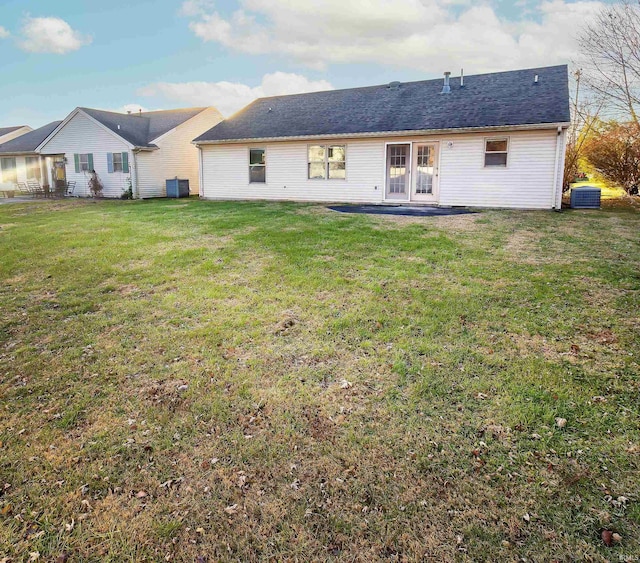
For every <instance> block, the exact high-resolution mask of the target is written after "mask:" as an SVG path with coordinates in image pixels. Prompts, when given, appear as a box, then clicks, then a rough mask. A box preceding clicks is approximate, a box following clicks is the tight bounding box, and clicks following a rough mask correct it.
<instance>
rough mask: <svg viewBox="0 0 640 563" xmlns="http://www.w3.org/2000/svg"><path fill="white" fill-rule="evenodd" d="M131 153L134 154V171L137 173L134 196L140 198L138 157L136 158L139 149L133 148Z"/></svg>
mask: <svg viewBox="0 0 640 563" xmlns="http://www.w3.org/2000/svg"><path fill="white" fill-rule="evenodd" d="M131 154H132V155H133V172H134V175H135V182H134V188H133V198H134V199H140V187H139V186H138V159H137V158H136V157H137V155H138V151H137V150H136V149H133V150H132V151H131Z"/></svg>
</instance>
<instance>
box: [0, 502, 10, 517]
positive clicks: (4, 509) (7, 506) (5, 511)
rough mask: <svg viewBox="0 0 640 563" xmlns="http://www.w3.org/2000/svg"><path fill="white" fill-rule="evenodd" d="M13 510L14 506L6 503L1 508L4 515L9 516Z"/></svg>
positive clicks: (0, 511)
mask: <svg viewBox="0 0 640 563" xmlns="http://www.w3.org/2000/svg"><path fill="white" fill-rule="evenodd" d="M12 510H13V506H11V505H10V504H5V505H4V506H3V507H2V509H0V514H2V516H9V514H11V511H12Z"/></svg>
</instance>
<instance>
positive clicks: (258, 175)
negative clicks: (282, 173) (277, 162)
mask: <svg viewBox="0 0 640 563" xmlns="http://www.w3.org/2000/svg"><path fill="white" fill-rule="evenodd" d="M266 181H267V160H266V151H265V149H249V183H250V184H264V183H265V182H266Z"/></svg>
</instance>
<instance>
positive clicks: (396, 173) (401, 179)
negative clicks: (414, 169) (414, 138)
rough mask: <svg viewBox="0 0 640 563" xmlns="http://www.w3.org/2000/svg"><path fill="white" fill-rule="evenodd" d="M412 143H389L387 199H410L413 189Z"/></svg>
mask: <svg viewBox="0 0 640 563" xmlns="http://www.w3.org/2000/svg"><path fill="white" fill-rule="evenodd" d="M410 184H411V145H410V144H409V143H390V144H388V145H387V187H386V189H385V199H387V200H390V201H408V200H409V190H410V189H411V185H410Z"/></svg>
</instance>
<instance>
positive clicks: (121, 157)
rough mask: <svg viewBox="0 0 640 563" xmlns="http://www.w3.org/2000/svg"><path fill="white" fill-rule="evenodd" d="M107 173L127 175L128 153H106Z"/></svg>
mask: <svg viewBox="0 0 640 563" xmlns="http://www.w3.org/2000/svg"><path fill="white" fill-rule="evenodd" d="M107 172H108V173H109V174H112V173H113V172H124V173H125V174H128V173H129V153H127V152H108V153H107Z"/></svg>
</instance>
